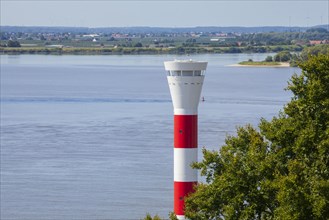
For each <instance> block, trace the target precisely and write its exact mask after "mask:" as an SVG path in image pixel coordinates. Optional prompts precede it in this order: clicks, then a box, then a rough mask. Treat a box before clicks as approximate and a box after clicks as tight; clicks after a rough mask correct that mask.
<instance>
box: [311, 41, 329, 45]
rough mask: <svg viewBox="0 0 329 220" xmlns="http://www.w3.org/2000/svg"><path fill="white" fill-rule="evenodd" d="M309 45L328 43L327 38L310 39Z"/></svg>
mask: <svg viewBox="0 0 329 220" xmlns="http://www.w3.org/2000/svg"><path fill="white" fill-rule="evenodd" d="M309 43H310V45H318V44H329V40H310V41H309Z"/></svg>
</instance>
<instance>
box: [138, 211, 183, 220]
mask: <svg viewBox="0 0 329 220" xmlns="http://www.w3.org/2000/svg"><path fill="white" fill-rule="evenodd" d="M143 220H161V218H160V217H159V216H158V215H155V216H154V217H153V218H152V216H151V215H150V214H149V213H147V214H146V216H145V218H143ZM169 220H178V218H177V216H176V215H175V213H174V212H170V213H169Z"/></svg>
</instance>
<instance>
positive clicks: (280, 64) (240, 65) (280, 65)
mask: <svg viewBox="0 0 329 220" xmlns="http://www.w3.org/2000/svg"><path fill="white" fill-rule="evenodd" d="M228 66H234V67H290V64H289V63H288V62H280V63H279V65H259V64H258V65H257V64H255V65H252V64H248V65H243V64H231V65H228Z"/></svg>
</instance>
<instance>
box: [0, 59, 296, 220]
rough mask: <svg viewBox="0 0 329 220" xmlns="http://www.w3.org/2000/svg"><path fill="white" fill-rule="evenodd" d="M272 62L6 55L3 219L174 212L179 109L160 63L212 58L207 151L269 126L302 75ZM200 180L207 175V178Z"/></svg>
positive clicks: (203, 137) (203, 113) (203, 134)
mask: <svg viewBox="0 0 329 220" xmlns="http://www.w3.org/2000/svg"><path fill="white" fill-rule="evenodd" d="M267 55H269V54H219V55H195V56H189V57H185V56H177V55H159V56H154V55H140V56H136V55H135V56H133V55H132V56H130V55H126V56H53V55H17V56H14V55H1V56H0V58H1V139H0V141H1V142H0V143H1V216H0V217H1V219H33V220H38V219H45V220H46V219H61V220H68V219H127V220H128V219H141V218H143V217H144V216H145V215H146V213H151V214H152V215H154V214H159V215H160V216H161V217H167V215H168V213H169V212H170V211H171V210H172V206H173V202H172V200H173V132H172V131H173V109H172V104H171V100H170V94H169V88H168V85H167V82H166V73H165V71H164V67H163V61H166V60H173V59H195V60H204V61H208V62H209V63H208V69H207V72H206V78H205V82H204V87H203V91H202V96H204V98H205V100H206V101H205V102H202V103H200V105H199V160H201V158H202V154H201V148H202V147H203V146H204V147H206V148H208V149H219V148H220V146H221V145H223V144H224V141H225V137H226V135H233V134H235V129H236V127H237V126H241V125H245V124H247V123H250V124H252V125H254V126H257V124H258V123H259V120H260V118H262V117H264V118H266V119H271V118H272V117H273V116H275V115H277V113H278V112H279V110H280V109H282V107H283V105H284V104H285V103H286V102H287V101H289V100H290V97H291V94H290V93H289V92H287V91H284V88H285V87H286V86H287V82H288V80H289V78H290V77H291V75H292V74H293V73H294V72H297V73H298V72H299V69H296V68H261V67H258V68H253V67H231V66H228V65H230V64H235V63H238V62H240V61H243V60H248V59H249V58H251V59H253V60H262V59H264V58H265V57H266V56H267ZM200 179H201V181H202V178H200Z"/></svg>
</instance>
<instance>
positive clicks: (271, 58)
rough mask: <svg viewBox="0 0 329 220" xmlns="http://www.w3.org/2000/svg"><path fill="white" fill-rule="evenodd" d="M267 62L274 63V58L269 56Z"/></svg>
mask: <svg viewBox="0 0 329 220" xmlns="http://www.w3.org/2000/svg"><path fill="white" fill-rule="evenodd" d="M265 61H266V62H273V57H272V56H267V57H266V58H265Z"/></svg>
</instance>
